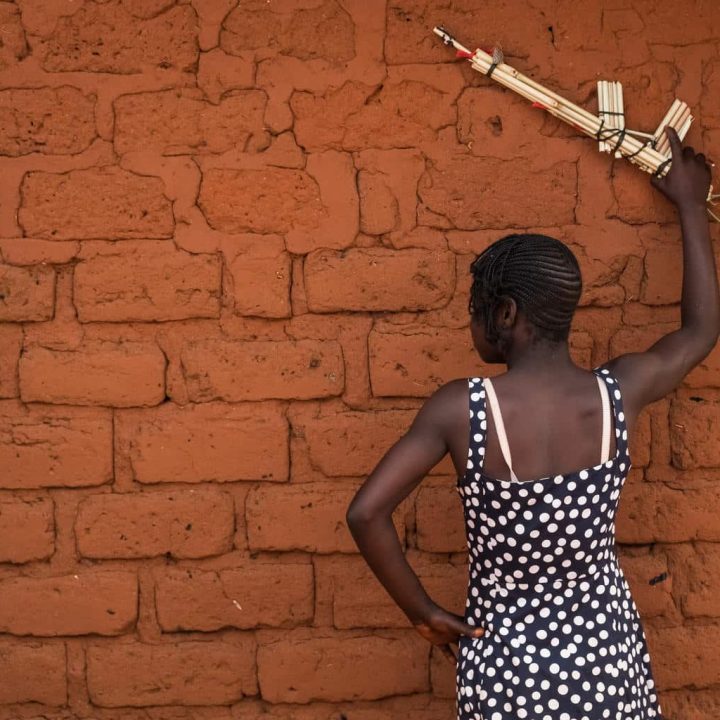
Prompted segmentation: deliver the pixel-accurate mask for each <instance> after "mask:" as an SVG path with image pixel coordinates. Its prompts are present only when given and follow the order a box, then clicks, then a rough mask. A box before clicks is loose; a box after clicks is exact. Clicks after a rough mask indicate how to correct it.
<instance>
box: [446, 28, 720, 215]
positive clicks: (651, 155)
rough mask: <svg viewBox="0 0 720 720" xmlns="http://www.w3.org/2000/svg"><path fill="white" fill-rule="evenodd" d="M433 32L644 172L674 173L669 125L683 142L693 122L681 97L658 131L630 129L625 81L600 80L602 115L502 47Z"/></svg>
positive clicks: (483, 70)
mask: <svg viewBox="0 0 720 720" xmlns="http://www.w3.org/2000/svg"><path fill="white" fill-rule="evenodd" d="M433 32H434V33H435V34H436V35H438V36H439V37H440V38H441V39H442V41H443V42H444V43H445V44H446V45H452V46H453V47H454V48H455V50H456V51H457V52H456V55H457V57H460V58H467V59H468V60H470V63H471V64H472V67H473V70H477V71H478V72H481V73H482V74H483V75H486V76H487V77H491V78H492V79H493V80H495V81H496V82H499V83H500V84H501V85H504V86H505V87H508V88H510V89H511V90H514V91H515V92H516V93H518V95H522V96H523V97H524V98H526V99H527V100H529V101H530V102H531V103H532V105H533V107H536V108H540V109H542V110H546V111H547V112H549V113H550V114H551V115H554V116H555V117H557V118H560V120H562V121H563V122H566V123H568V124H569V125H572V126H573V127H574V128H575V129H576V130H579V131H580V132H582V133H585V134H586V135H590V136H591V137H594V138H595V139H596V140H598V142H599V149H600V151H601V152H608V153H614V154H615V157H624V158H626V159H627V160H629V161H630V162H631V163H633V164H634V165H637V166H638V167H639V168H640V169H641V170H644V171H645V172H647V173H651V174H653V175H657V176H658V177H662V176H663V175H665V174H666V173H667V172H668V170H669V169H670V163H671V162H672V156H671V152H670V145H669V142H668V139H667V136H666V134H665V128H666V127H668V126H670V127H672V128H673V129H675V131H676V132H677V134H678V136H679V138H680V139H681V140H682V139H683V138H684V137H685V135H686V134H687V131H688V130H689V129H690V123H691V122H692V121H693V116H692V115H691V114H690V108H689V107H688V106H687V104H686V103H684V102H682V101H681V100H677V99H676V100H675V101H674V102H673V104H672V105H671V107H670V109H669V110H668V111H667V113H666V114H665V117H664V118H663V120H662V122H661V123H660V125H658V127H657V130H655V132H654V133H646V132H640V131H639V130H630V129H629V128H626V127H625V111H624V106H623V93H622V85H621V84H620V83H619V82H608V81H605V80H599V81H598V84H597V95H598V115H593V114H592V113H590V112H588V111H587V110H584V109H583V108H581V107H580V106H579V105H575V104H574V103H572V102H570V101H569V100H566V99H565V98H564V97H562V96H561V95H558V94H557V93H554V92H553V91H552V90H549V89H548V88H546V87H544V86H543V85H541V84H540V83H538V82H535V81H534V80H532V79H531V78H529V77H527V76H526V75H523V74H522V73H520V72H518V71H517V70H516V69H515V68H514V67H511V66H510V65H507V64H506V63H505V62H504V58H503V53H502V50H501V49H500V48H498V47H496V48H493V49H492V50H491V51H489V52H488V51H485V50H481V49H477V50H475V51H474V52H472V51H470V50H468V49H467V48H466V47H464V46H463V45H461V44H460V43H459V42H458V41H457V40H456V39H455V38H454V37H453V36H452V35H451V34H450V33H449V32H448V31H447V30H446V29H445V28H443V27H435V28H433ZM718 197H720V193H716V194H713V188H712V185H711V186H710V189H709V191H708V196H707V202H708V203H709V204H710V205H715V204H716V203H715V198H718ZM707 210H708V213H709V214H710V216H711V217H712V218H713V219H714V220H715V221H717V222H720V217H718V216H717V215H716V214H715V213H714V212H713V211H712V210H711V209H710V208H708V209H707Z"/></svg>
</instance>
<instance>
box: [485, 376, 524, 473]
mask: <svg viewBox="0 0 720 720" xmlns="http://www.w3.org/2000/svg"><path fill="white" fill-rule="evenodd" d="M483 382H484V384H485V389H486V390H487V396H488V400H489V401H490V409H491V411H492V414H493V420H494V421H495V430H496V432H497V435H498V440H499V441H500V449H501V450H502V454H503V457H504V458H505V462H506V463H507V466H508V467H509V468H510V480H511V481H512V482H518V478H517V475H515V472H514V470H513V468H512V459H511V457H510V446H509V445H508V441H507V433H506V432H505V423H504V422H503V418H502V413H501V412H500V405H499V403H498V400H497V395H496V394H495V388H494V387H493V384H492V380H490V378H485V379H484V381H483Z"/></svg>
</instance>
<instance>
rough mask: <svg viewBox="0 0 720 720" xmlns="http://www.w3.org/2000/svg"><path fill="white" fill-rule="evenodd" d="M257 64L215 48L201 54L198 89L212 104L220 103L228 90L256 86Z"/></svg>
mask: <svg viewBox="0 0 720 720" xmlns="http://www.w3.org/2000/svg"><path fill="white" fill-rule="evenodd" d="M254 79H255V63H254V62H253V60H252V58H250V57H247V56H246V57H235V56H233V55H228V54H227V53H225V52H223V51H222V50H221V49H220V48H213V49H212V50H210V51H209V52H203V53H200V62H199V65H198V71H197V84H198V87H199V88H200V89H201V90H202V91H203V92H204V93H205V95H206V96H207V98H208V100H210V102H212V103H219V102H220V98H221V97H222V96H223V95H224V94H225V93H226V92H228V90H237V89H241V88H249V87H252V86H253V84H254Z"/></svg>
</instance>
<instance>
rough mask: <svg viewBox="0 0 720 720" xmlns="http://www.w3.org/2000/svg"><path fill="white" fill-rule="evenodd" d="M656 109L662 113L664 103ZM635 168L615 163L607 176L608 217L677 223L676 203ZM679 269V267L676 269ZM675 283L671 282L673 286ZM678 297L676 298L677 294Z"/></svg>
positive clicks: (625, 220)
mask: <svg viewBox="0 0 720 720" xmlns="http://www.w3.org/2000/svg"><path fill="white" fill-rule="evenodd" d="M663 106H664V107H663V109H662V110H661V111H660V112H659V113H658V115H660V117H662V113H663V112H665V107H666V106H667V105H666V103H663ZM637 173H638V170H637V168H635V167H632V166H631V165H630V163H616V165H615V166H614V169H613V173H612V176H611V179H610V182H611V183H612V190H613V197H614V199H615V203H614V206H613V208H612V211H611V217H617V218H618V219H620V220H622V221H623V222H626V223H631V224H636V225H637V224H641V223H677V210H676V209H675V206H674V205H673V204H672V203H671V202H670V201H669V200H667V199H666V198H665V196H664V195H662V194H661V193H660V192H658V191H657V190H656V189H655V188H654V187H653V186H652V185H651V184H650V183H649V182H647V180H646V181H645V182H642V180H643V179H644V178H642V177H641V178H638V177H637ZM676 270H677V271H678V272H679V270H680V268H677V269H676ZM674 286H675V283H673V286H672V287H674ZM678 299H679V298H678Z"/></svg>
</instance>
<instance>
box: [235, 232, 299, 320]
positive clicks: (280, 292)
mask: <svg viewBox="0 0 720 720" xmlns="http://www.w3.org/2000/svg"><path fill="white" fill-rule="evenodd" d="M262 237H263V246H259V245H255V246H254V247H251V248H250V249H249V250H247V251H245V249H240V248H237V249H235V248H233V249H232V250H226V251H225V255H226V258H227V260H226V261H227V269H228V273H229V277H228V278H226V280H227V282H226V283H224V285H225V287H226V291H227V293H228V295H229V297H230V299H231V303H232V307H233V310H234V312H235V313H236V314H238V315H254V316H258V317H268V318H283V317H289V316H290V315H291V306H290V287H291V283H292V258H291V257H290V255H289V254H288V253H287V252H285V250H284V242H283V240H282V238H279V237H278V238H277V240H276V242H275V243H273V242H271V239H272V238H271V237H270V236H267V235H264V236H262Z"/></svg>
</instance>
